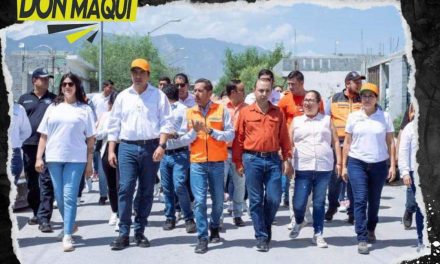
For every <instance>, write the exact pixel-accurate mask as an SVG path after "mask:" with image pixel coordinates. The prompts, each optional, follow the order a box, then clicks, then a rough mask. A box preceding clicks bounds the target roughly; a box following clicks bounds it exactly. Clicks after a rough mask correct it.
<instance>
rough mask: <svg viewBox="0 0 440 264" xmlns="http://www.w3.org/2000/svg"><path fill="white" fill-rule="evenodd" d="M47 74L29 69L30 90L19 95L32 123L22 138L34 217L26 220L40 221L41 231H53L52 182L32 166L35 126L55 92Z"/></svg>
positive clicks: (34, 153) (47, 174) (30, 222)
mask: <svg viewBox="0 0 440 264" xmlns="http://www.w3.org/2000/svg"><path fill="white" fill-rule="evenodd" d="M49 78H53V76H52V75H50V74H49V73H48V72H47V70H46V69H45V68H37V69H36V70H34V72H33V73H32V84H33V86H34V87H33V90H32V91H31V92H29V93H26V94H23V95H22V96H20V98H19V99H18V103H19V104H21V105H22V106H23V107H24V109H25V110H26V114H27V116H28V118H29V122H30V123H31V127H32V134H31V136H30V137H29V138H28V139H27V140H25V141H24V142H23V146H22V149H23V163H24V172H25V176H26V181H27V185H28V190H29V192H28V197H27V200H28V203H29V206H30V207H31V208H32V211H33V214H34V215H33V217H32V218H30V219H29V220H28V224H30V225H36V224H39V229H40V230H41V232H52V227H51V226H50V219H51V217H52V211H53V200H54V193H53V185H52V180H51V179H50V174H49V171H48V170H47V169H45V170H44V171H43V172H42V173H38V172H37V171H36V170H35V161H36V157H37V148H38V142H39V141H40V133H38V132H37V128H38V126H39V125H40V122H41V120H42V119H43V116H44V113H45V112H46V109H47V107H48V106H49V105H50V104H51V103H52V101H53V100H54V99H55V97H56V95H55V94H53V93H51V92H49V91H48V88H49Z"/></svg>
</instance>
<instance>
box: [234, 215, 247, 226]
mask: <svg viewBox="0 0 440 264" xmlns="http://www.w3.org/2000/svg"><path fill="white" fill-rule="evenodd" d="M234 225H236V226H245V225H246V224H245V223H244V221H243V219H241V217H234Z"/></svg>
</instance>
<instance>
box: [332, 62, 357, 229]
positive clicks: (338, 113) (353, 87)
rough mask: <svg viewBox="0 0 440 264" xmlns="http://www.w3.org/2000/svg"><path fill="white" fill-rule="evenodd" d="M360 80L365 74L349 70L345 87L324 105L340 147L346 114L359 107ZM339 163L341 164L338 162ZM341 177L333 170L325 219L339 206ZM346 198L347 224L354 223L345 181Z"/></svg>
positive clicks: (351, 196)
mask: <svg viewBox="0 0 440 264" xmlns="http://www.w3.org/2000/svg"><path fill="white" fill-rule="evenodd" d="M362 80H365V76H362V75H360V74H359V73H357V72H355V71H351V72H349V73H348V74H347V76H346V77H345V88H344V90H342V91H341V92H339V93H336V94H334V95H333V96H332V97H331V98H330V100H329V101H328V102H327V103H326V105H325V113H326V114H327V115H329V116H330V117H331V120H332V121H333V124H334V125H335V127H336V132H337V134H338V137H339V142H340V145H341V147H343V143H344V138H345V125H346V122H347V118H348V115H349V114H350V113H352V112H354V111H358V110H359V109H361V106H362V105H361V98H360V96H359V89H360V88H361V86H362ZM339 165H341V164H339ZM342 184H343V183H342V179H341V178H340V177H338V174H337V172H336V170H335V171H334V173H333V175H332V177H331V179H330V183H329V187H328V196H327V198H328V204H329V206H328V209H327V212H326V213H325V220H327V221H331V220H332V219H333V215H334V214H336V212H337V211H338V207H339V205H340V204H339V201H338V199H339V194H340V193H341V189H342ZM347 198H348V201H349V205H348V207H347V214H348V220H347V222H348V223H349V224H353V223H354V216H353V193H352V191H351V185H350V183H349V182H348V183H347Z"/></svg>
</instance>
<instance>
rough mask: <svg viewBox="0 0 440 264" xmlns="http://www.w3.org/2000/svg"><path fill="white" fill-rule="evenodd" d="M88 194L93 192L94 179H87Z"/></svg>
mask: <svg viewBox="0 0 440 264" xmlns="http://www.w3.org/2000/svg"><path fill="white" fill-rule="evenodd" d="M86 185H87V192H92V191H93V184H92V177H86Z"/></svg>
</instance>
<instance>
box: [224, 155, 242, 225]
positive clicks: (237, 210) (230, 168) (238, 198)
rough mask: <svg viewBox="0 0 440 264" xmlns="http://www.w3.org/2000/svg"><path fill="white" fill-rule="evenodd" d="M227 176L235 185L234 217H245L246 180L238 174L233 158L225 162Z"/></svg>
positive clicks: (233, 199)
mask: <svg viewBox="0 0 440 264" xmlns="http://www.w3.org/2000/svg"><path fill="white" fill-rule="evenodd" d="M225 174H226V175H228V174H229V175H230V176H231V178H230V180H232V185H233V191H232V202H233V203H232V206H233V207H232V210H233V216H234V217H241V216H242V215H243V206H244V193H245V179H244V176H240V175H239V174H238V172H237V167H236V166H235V164H234V163H233V162H232V157H228V159H227V160H226V161H225ZM228 191H229V190H228Z"/></svg>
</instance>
